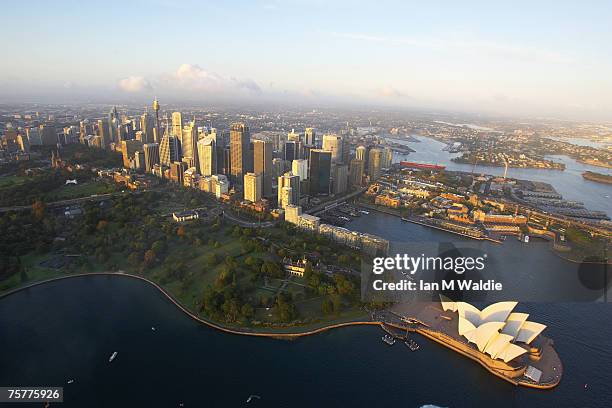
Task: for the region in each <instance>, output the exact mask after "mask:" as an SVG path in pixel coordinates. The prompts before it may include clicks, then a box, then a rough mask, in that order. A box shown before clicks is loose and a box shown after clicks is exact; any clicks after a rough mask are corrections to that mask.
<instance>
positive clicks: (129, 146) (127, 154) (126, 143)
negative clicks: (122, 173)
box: [121, 140, 142, 169]
mask: <svg viewBox="0 0 612 408" xmlns="http://www.w3.org/2000/svg"><path fill="white" fill-rule="evenodd" d="M139 150H142V142H141V141H139V140H123V141H122V142H121V153H122V154H123V167H125V168H126V169H129V168H130V161H131V160H132V159H133V158H134V153H136V152H137V151H139Z"/></svg>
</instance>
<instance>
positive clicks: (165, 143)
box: [159, 134, 179, 167]
mask: <svg viewBox="0 0 612 408" xmlns="http://www.w3.org/2000/svg"><path fill="white" fill-rule="evenodd" d="M178 151H179V146H178V141H177V139H176V137H174V136H172V135H168V134H165V135H164V137H162V140H161V143H160V145H159V162H160V164H162V165H164V166H167V167H169V166H170V163H172V162H174V161H178Z"/></svg>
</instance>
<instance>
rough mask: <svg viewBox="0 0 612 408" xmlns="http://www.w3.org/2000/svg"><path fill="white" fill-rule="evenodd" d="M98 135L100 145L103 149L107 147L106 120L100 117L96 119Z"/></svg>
mask: <svg viewBox="0 0 612 408" xmlns="http://www.w3.org/2000/svg"><path fill="white" fill-rule="evenodd" d="M98 136H100V143H101V145H102V146H101V147H102V148H103V149H107V148H108V144H109V143H110V136H109V135H108V121H106V120H102V119H100V120H98ZM56 138H57V135H56Z"/></svg>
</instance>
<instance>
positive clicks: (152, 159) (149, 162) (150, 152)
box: [142, 143, 159, 173]
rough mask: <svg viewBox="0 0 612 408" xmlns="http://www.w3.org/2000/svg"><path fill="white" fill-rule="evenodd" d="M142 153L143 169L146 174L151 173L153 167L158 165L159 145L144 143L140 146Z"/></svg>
mask: <svg viewBox="0 0 612 408" xmlns="http://www.w3.org/2000/svg"><path fill="white" fill-rule="evenodd" d="M142 148H143V151H144V168H145V172H146V173H151V172H152V171H153V166H155V165H156V164H159V144H157V143H145V144H144V145H142Z"/></svg>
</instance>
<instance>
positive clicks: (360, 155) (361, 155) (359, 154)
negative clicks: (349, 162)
mask: <svg viewBox="0 0 612 408" xmlns="http://www.w3.org/2000/svg"><path fill="white" fill-rule="evenodd" d="M366 154H367V149H366V147H365V146H358V147H357V148H356V149H355V158H356V159H357V160H361V161H362V162H364V163H365V161H366Z"/></svg>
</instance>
